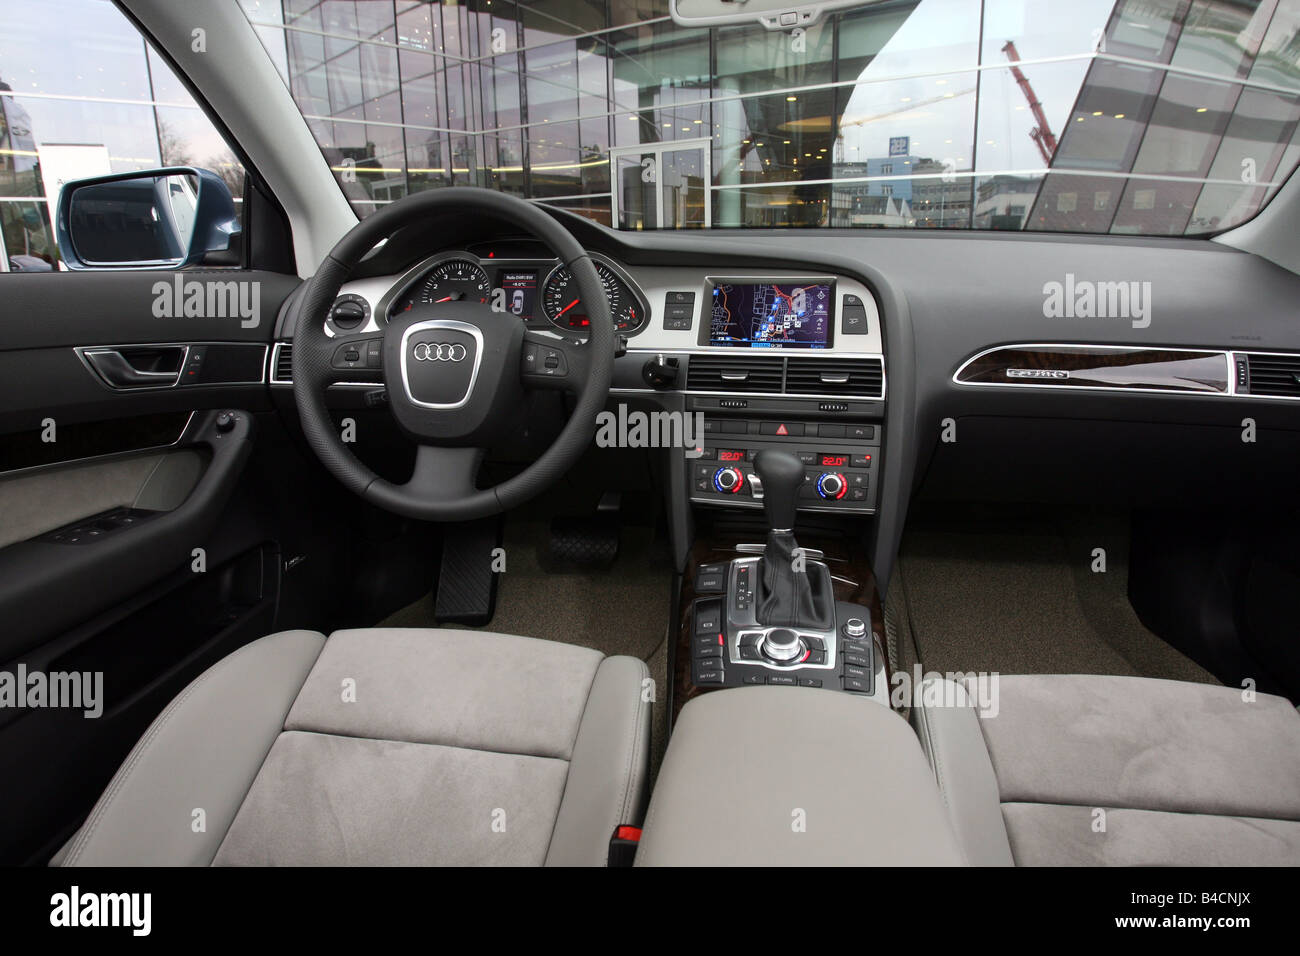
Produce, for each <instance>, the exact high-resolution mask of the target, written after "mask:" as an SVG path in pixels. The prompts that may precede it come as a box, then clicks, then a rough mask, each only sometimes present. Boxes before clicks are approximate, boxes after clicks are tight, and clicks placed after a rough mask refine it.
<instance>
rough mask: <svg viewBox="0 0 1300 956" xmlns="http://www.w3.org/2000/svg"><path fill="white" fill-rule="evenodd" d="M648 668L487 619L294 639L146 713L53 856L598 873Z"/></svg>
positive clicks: (633, 799) (232, 662) (623, 796)
mask: <svg viewBox="0 0 1300 956" xmlns="http://www.w3.org/2000/svg"><path fill="white" fill-rule="evenodd" d="M647 678H648V671H647V669H646V666H645V664H644V663H643V662H642V661H639V660H637V659H635V658H631V657H605V656H603V655H602V654H600V653H599V652H597V651H594V650H589V649H586V648H582V647H574V646H570V645H567V644H558V643H554V642H550V641H540V640H533V639H531V638H524V637H511V636H507V635H503V634H491V633H483V632H478V631H453V630H420V629H400V628H387V629H367V630H347V631H336V632H335V633H334V634H332V635H331V636H330V637H329V638H328V639H326V638H325V636H324V635H322V634H319V633H316V632H315V631H286V632H283V633H280V634H274V635H272V636H270V637H266V638H263V639H262V640H260V641H256V642H254V643H252V644H249V645H248V646H246V647H244V648H242V649H240V650H238V651H236V652H235V653H233V654H231V655H230V656H229V657H226V658H225V659H223V660H221V661H219V662H218V663H217V664H216V665H215V666H213V667H212V668H210V669H209V670H207V671H206V672H205V673H203V674H202V675H200V676H199V677H198V678H197V679H196V680H195V681H194V682H193V683H192V684H190V685H189V687H187V688H186V689H185V690H184V691H183V692H182V693H181V694H180V695H179V696H178V697H177V698H176V699H175V700H174V701H172V703H171V704H170V705H169V706H168V707H167V709H166V710H165V711H163V713H162V714H161V715H160V716H159V717H158V719H157V720H156V721H154V723H153V725H152V726H151V727H150V728H149V730H148V732H147V733H146V734H145V735H144V737H143V738H142V739H141V740H140V742H139V743H138V744H137V745H136V747H135V749H134V750H133V751H132V752H131V754H130V756H129V757H128V758H127V760H126V762H125V764H123V766H122V768H121V769H120V770H119V771H118V773H117V775H116V776H115V777H114V778H113V781H112V783H111V784H110V785H109V787H108V789H107V791H105V793H104V795H103V796H102V797H101V798H100V800H99V803H98V804H97V805H96V806H95V809H94V811H93V812H92V813H91V815H90V817H89V819H88V820H87V821H86V823H85V825H84V826H83V827H82V829H81V831H80V832H79V833H78V834H77V836H76V837H74V839H73V840H72V841H71V843H70V844H69V846H68V847H67V848H66V850H65V851H64V852H63V853H62V854H61V862H62V864H63V865H65V866H96V865H117V864H142V865H176V864H188V865H208V864H216V865H241V864H252V865H260V864H304V865H313V864H323V865H339V864H361V865H366V864H399V865H428V864H450V865H466V864H506V865H531V864H548V865H592V866H603V865H604V864H605V861H606V855H607V852H608V846H609V839H610V836H611V835H612V833H613V831H614V828H615V827H616V826H618V825H619V824H624V823H627V824H634V825H635V824H639V822H640V819H641V814H642V812H643V809H644V801H645V783H646V768H647V763H648V756H649V742H650V737H649V734H650V720H649V710H650V705H649V703H648V701H649V699H650V697H651V695H650V694H647V693H645V684H644V682H645V681H646V679H647Z"/></svg>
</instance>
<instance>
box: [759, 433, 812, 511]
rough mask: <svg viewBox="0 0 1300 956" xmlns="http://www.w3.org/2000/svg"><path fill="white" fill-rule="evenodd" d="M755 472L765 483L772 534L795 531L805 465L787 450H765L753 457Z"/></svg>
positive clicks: (764, 491) (766, 502) (766, 508)
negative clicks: (796, 510)
mask: <svg viewBox="0 0 1300 956" xmlns="http://www.w3.org/2000/svg"><path fill="white" fill-rule="evenodd" d="M754 471H755V472H757V473H758V477H759V480H761V481H762V482H763V512H764V514H766V515H767V527H768V529H769V530H772V531H790V530H793V529H794V520H795V509H796V507H797V505H798V502H799V489H800V488H802V487H803V464H802V463H801V462H800V461H799V459H798V458H796V457H795V456H794V455H792V454H790V453H789V452H788V451H777V450H775V449H766V450H764V451H760V452H759V453H758V454H757V455H755V456H754Z"/></svg>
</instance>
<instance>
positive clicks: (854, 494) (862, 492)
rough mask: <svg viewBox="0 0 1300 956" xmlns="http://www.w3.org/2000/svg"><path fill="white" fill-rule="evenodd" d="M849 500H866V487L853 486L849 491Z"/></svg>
mask: <svg viewBox="0 0 1300 956" xmlns="http://www.w3.org/2000/svg"><path fill="white" fill-rule="evenodd" d="M849 500H851V501H866V500H867V489H866V488H854V489H853V490H852V491H850V492H849Z"/></svg>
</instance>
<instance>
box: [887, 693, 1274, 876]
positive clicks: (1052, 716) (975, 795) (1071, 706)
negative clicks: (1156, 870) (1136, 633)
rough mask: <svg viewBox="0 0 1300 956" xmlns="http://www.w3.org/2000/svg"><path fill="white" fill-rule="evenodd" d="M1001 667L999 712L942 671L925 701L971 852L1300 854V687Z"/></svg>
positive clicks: (1211, 858)
mask: <svg viewBox="0 0 1300 956" xmlns="http://www.w3.org/2000/svg"><path fill="white" fill-rule="evenodd" d="M999 683H1000V687H999V694H998V695H997V707H996V713H994V708H989V709H988V714H987V715H986V716H981V715H979V714H977V712H976V710H975V708H974V706H973V705H972V702H971V701H970V700H969V699H968V698H967V697H966V695H965V694H964V692H963V690H962V688H961V687H960V686H959V685H955V684H951V683H949V682H947V681H933V680H932V681H928V682H926V685H925V686H924V687H923V688H922V693H921V695H920V699H921V702H922V704H923V705H922V706H918V707H914V708H913V711H912V713H913V720H914V723H915V724H916V728H917V733H918V735H919V736H920V738H921V742H922V745H923V746H924V748H925V750H926V753H927V755H928V756H929V758H930V764H931V767H932V768H933V770H934V774H935V777H936V779H937V780H938V783H939V788H940V791H941V793H942V795H943V799H944V803H945V805H946V807H947V810H948V815H949V819H950V821H951V822H952V824H953V829H954V830H955V831H956V833H957V836H958V840H959V842H960V843H961V844H962V848H963V851H964V853H965V855H966V858H967V860H968V862H970V863H973V864H976V865H985V866H990V865H1010V864H1012V863H1013V862H1014V863H1015V864H1017V865H1021V866H1025V865H1028V866H1056V865H1062V866H1079V865H1096V864H1104V865H1120V866H1140V865H1172V866H1212V865H1224V866H1259V865H1270V864H1272V865H1291V866H1295V865H1297V864H1300V714H1297V712H1296V709H1295V708H1294V707H1293V706H1292V705H1291V703H1290V702H1289V701H1287V700H1285V699H1284V698H1281V697H1275V696H1272V695H1269V694H1260V695H1258V697H1257V698H1256V699H1254V700H1253V701H1247V700H1244V699H1243V696H1242V692H1241V690H1239V689H1234V688H1231V687H1218V686H1210V685H1206V684H1190V683H1182V682H1179V681H1167V680H1152V679H1145V678H1137V677H1103V676H1091V675H1078V676H1046V675H1036V676H1018V677H1002V678H1001V679H1000V682H999ZM927 699H928V700H929V701H930V704H929V705H925V703H924V702H925V701H926V700H927ZM945 703H955V704H956V706H945V705H944V704H945Z"/></svg>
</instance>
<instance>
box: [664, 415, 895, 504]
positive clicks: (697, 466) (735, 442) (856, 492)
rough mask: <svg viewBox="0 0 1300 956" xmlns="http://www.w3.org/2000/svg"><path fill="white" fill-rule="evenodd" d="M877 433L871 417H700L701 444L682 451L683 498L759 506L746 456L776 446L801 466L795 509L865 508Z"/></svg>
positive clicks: (871, 492) (871, 497) (870, 495)
mask: <svg viewBox="0 0 1300 956" xmlns="http://www.w3.org/2000/svg"><path fill="white" fill-rule="evenodd" d="M880 432H881V429H880V426H879V425H876V424H871V423H853V424H845V423H842V422H834V423H823V422H808V421H778V422H765V421H753V420H747V419H739V418H734V419H722V418H719V419H705V423H704V441H703V444H702V445H701V446H700V447H698V448H696V449H693V450H688V451H687V452H686V456H685V458H686V465H685V467H686V469H687V480H688V482H689V485H688V487H689V489H690V497H691V500H692V501H694V502H698V503H701V504H721V505H726V506H731V507H750V508H761V507H762V501H763V483H762V480H761V479H759V478H758V476H757V474H756V473H755V471H754V457H755V456H756V455H757V454H758V453H759V452H760V451H762V450H763V449H765V448H779V449H781V450H783V451H788V452H790V453H792V454H794V455H795V456H796V457H797V458H798V459H799V460H800V462H802V463H803V465H804V484H803V488H802V490H801V491H800V492H799V509H800V510H801V511H833V512H844V511H848V512H856V513H864V514H870V513H872V512H874V511H875V510H876V500H877V492H876V488H877V475H878V474H879V462H880V446H881V433H880Z"/></svg>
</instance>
